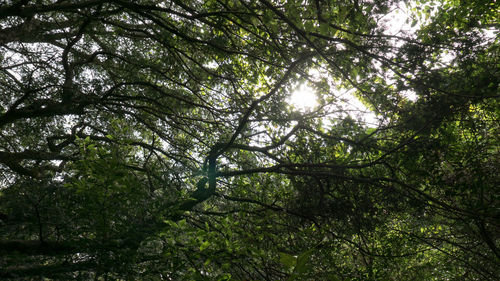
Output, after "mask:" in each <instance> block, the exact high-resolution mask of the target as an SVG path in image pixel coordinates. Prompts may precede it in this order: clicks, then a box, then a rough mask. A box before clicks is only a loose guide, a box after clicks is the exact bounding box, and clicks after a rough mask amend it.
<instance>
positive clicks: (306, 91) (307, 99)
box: [289, 84, 318, 111]
mask: <svg viewBox="0 0 500 281" xmlns="http://www.w3.org/2000/svg"><path fill="white" fill-rule="evenodd" d="M289 103H290V104H291V105H293V106H294V107H295V108H297V109H299V110H301V111H305V110H311V109H313V108H315V107H316V106H317V105H318V100H317V97H316V95H315V94H314V90H313V89H312V88H311V87H309V86H307V85H305V84H302V85H299V86H298V87H297V88H296V89H295V91H294V92H292V94H291V95H290V98H289Z"/></svg>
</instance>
